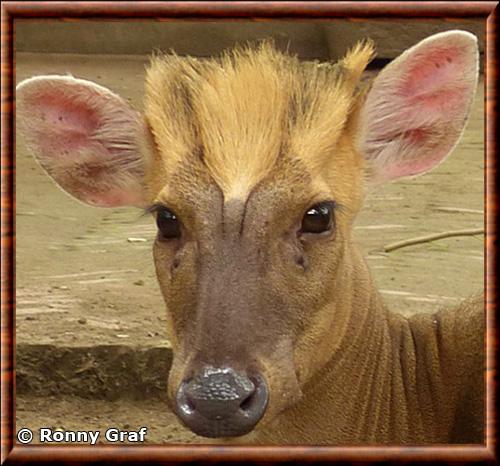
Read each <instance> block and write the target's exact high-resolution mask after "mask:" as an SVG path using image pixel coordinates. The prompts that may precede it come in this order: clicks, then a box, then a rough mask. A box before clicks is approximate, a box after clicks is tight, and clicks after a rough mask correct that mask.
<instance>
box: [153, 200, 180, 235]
mask: <svg viewBox="0 0 500 466" xmlns="http://www.w3.org/2000/svg"><path fill="white" fill-rule="evenodd" d="M156 225H157V226H158V230H159V231H160V236H161V238H162V239H174V238H179V237H180V236H181V225H180V222H179V219H178V218H177V216H176V215H175V214H174V213H173V212H172V211H171V210H169V209H167V208H165V207H163V208H161V209H158V212H157V214H156Z"/></svg>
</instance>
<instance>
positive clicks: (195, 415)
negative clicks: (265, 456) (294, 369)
mask: <svg viewBox="0 0 500 466" xmlns="http://www.w3.org/2000/svg"><path fill="white" fill-rule="evenodd" d="M267 398H268V390H267V385H266V383H265V381H264V378H263V377H261V376H258V375H257V376H255V377H252V378H249V377H248V376H246V375H245V374H241V373H237V372H235V371H234V370H233V369H231V368H228V367H224V368H215V367H205V368H204V369H203V370H202V371H201V372H199V373H197V374H196V375H195V376H194V377H193V378H192V379H190V380H189V381H184V382H182V383H181V385H180V387H179V389H178V390H177V396H176V408H177V414H178V415H179V417H180V419H181V420H182V421H183V422H184V424H186V426H187V427H189V428H190V429H191V430H192V431H193V432H194V433H195V434H198V435H202V436H204V437H212V438H216V437H235V436H238V435H244V434H246V433H248V432H250V431H251V430H252V429H253V428H254V427H255V425H256V424H257V422H258V421H259V420H260V418H261V417H262V416H263V414H264V411H265V409H266V405H267Z"/></svg>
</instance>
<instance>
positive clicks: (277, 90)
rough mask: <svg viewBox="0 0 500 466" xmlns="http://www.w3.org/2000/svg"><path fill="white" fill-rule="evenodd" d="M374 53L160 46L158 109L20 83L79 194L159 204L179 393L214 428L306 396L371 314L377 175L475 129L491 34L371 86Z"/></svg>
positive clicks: (447, 36) (425, 165)
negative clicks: (363, 256) (339, 55)
mask: <svg viewBox="0 0 500 466" xmlns="http://www.w3.org/2000/svg"><path fill="white" fill-rule="evenodd" d="M372 53H373V52H372V48H371V46H370V45H369V44H364V45H358V46H357V47H355V48H354V49H353V50H352V51H351V52H350V53H348V54H347V55H346V57H345V58H344V59H343V60H341V61H340V62H339V63H338V64H336V65H317V64H305V63H300V62H299V61H298V60H297V59H295V58H291V57H288V56H285V55H282V54H280V53H279V52H277V51H275V50H274V49H273V48H272V47H271V46H269V45H267V44H265V45H263V46H261V47H258V48H255V49H237V50H235V51H233V52H232V53H229V54H226V55H224V56H223V57H222V58H221V59H218V60H215V59H214V60H207V61H198V60H195V59H191V58H180V57H177V56H175V55H174V56H165V57H159V58H158V57H157V58H154V59H153V60H152V64H151V67H150V69H149V70H148V74H147V82H146V102H145V112H144V115H142V116H141V115H139V114H138V113H137V112H135V111H134V110H132V109H131V108H130V107H129V106H128V105H127V104H126V103H125V102H124V101H123V100H122V99H120V98H119V97H118V96H116V95H115V94H113V93H111V92H110V91H108V90H107V89H104V88H102V87H100V86H98V85H96V84H93V83H89V82H86V81H81V80H77V79H73V78H67V77H41V78H33V79H31V80H27V81H25V82H24V83H22V84H21V85H20V86H19V87H18V95H17V99H18V109H19V124H20V126H21V128H22V130H23V132H24V134H25V138H26V142H27V143H28V145H29V146H30V147H31V149H32V150H33V152H34V153H35V154H36V156H37V158H38V160H39V161H40V163H41V164H42V166H43V167H44V168H45V169H46V170H47V171H48V172H49V174H50V175H51V176H53V177H54V179H55V180H56V181H57V182H58V183H59V184H60V185H61V186H62V187H63V188H64V189H66V190H67V191H68V192H70V193H71V194H73V195H74V196H75V197H78V198H79V199H81V200H83V201H85V202H87V203H90V204H94V205H100V206H116V205H127V204H128V205H131V204H132V205H137V206H140V207H143V208H146V209H147V210H149V211H150V212H152V213H153V215H154V216H155V220H156V223H157V225H158V235H157V238H156V240H155V244H154V261H155V266H156V271H157V275H158V279H159V282H160V287H161V290H162V293H163V296H164V298H165V303H166V306H167V315H168V332H169V337H170V339H171V341H172V345H173V348H174V360H173V365H172V369H171V372H170V376H169V388H168V391H169V398H170V400H171V404H172V406H173V408H174V410H175V412H176V413H177V414H178V416H179V417H180V419H181V420H182V421H183V422H184V423H185V424H186V425H187V426H188V427H190V428H191V429H192V430H193V431H194V432H196V433H198V434H200V435H203V436H207V437H232V436H240V435H243V434H246V433H248V432H250V431H251V430H252V429H254V427H255V426H256V425H257V423H258V422H259V421H261V419H262V421H261V422H262V423H265V422H266V421H267V420H271V419H273V418H275V417H276V416H277V415H278V414H279V412H281V411H283V410H284V409H286V408H287V407H289V406H291V405H292V404H293V403H294V402H296V401H297V400H298V399H299V398H300V396H301V389H302V387H303V386H304V385H305V384H306V383H307V382H308V381H309V380H310V379H311V377H312V376H313V375H314V374H315V373H317V372H318V371H319V370H320V369H321V368H322V367H323V365H324V364H325V363H326V361H327V360H328V359H329V358H331V357H332V355H333V354H334V353H335V351H336V350H337V349H338V348H339V346H340V343H341V341H342V339H343V337H344V335H345V333H346V329H347V328H348V326H350V325H351V326H352V325H356V322H354V321H353V320H355V319H353V318H352V307H353V299H354V298H353V295H354V291H353V289H354V288H353V284H355V283H356V276H357V275H358V273H357V270H356V267H359V265H356V264H359V263H360V262H359V261H358V260H353V257H354V255H356V254H357V253H356V251H355V249H354V248H353V246H352V241H351V226H352V222H353V220H354V217H355V215H356V213H357V212H358V210H359V208H360V205H361V202H362V197H363V193H364V187H365V184H366V183H365V182H369V183H373V182H381V181H387V180H391V179H395V178H398V177H400V176H408V175H415V174H419V173H422V172H424V171H427V170H429V169H430V168H432V166H434V165H435V164H437V163H438V162H439V161H441V160H442V159H443V158H444V157H445V156H446V155H447V154H448V152H449V151H450V150H451V148H452V147H453V145H454V144H455V143H456V141H457V139H458V138H459V136H460V133H461V131H462V128H463V125H464V122H465V117H466V115H467V112H468V108H469V105H470V102H471V100H472V97H473V92H474V89H475V83H476V75H477V49H476V45H475V39H474V38H473V36H471V35H470V34H468V33H463V32H458V31H456V32H450V33H444V34H439V35H436V36H433V37H431V38H429V39H426V40H425V41H423V42H421V43H420V44H418V45H417V46H415V47H413V48H412V49H410V50H409V51H407V52H405V53H404V54H403V55H401V56H400V57H399V58H398V59H396V60H395V61H394V62H393V63H391V64H390V65H388V66H387V67H386V68H385V69H384V70H383V71H382V72H381V73H380V74H379V76H378V77H377V78H376V79H375V80H374V82H373V84H372V85H371V87H370V88H369V89H367V91H363V92H359V91H358V89H357V84H358V81H359V78H360V76H361V73H362V71H363V70H364V68H365V66H366V64H367V63H368V61H369V59H370V58H371V56H372ZM362 288H363V286H361V287H360V286H357V289H358V290H359V289H362Z"/></svg>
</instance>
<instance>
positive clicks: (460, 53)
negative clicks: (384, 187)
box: [356, 31, 479, 183]
mask: <svg viewBox="0 0 500 466" xmlns="http://www.w3.org/2000/svg"><path fill="white" fill-rule="evenodd" d="M478 59H479V53H478V47H477V39H476V37H475V36H474V35H472V34H470V33H468V32H464V31H447V32H443V33H439V34H436V35H433V36H431V37H428V38H427V39H424V40H423V41H421V42H420V43H418V44H417V45H415V46H414V47H411V48H410V49H408V50H406V51H405V52H404V53H403V54H401V55H400V56H399V57H397V58H396V59H395V60H393V61H392V62H391V63H389V65H387V66H386V67H385V68H384V69H383V70H382V71H381V72H380V73H379V75H378V76H377V77H376V78H375V80H374V81H373V84H372V86H371V89H370V90H369V92H368V94H367V96H366V100H365V102H364V105H363V107H362V108H361V110H360V116H359V123H358V136H357V141H356V143H357V148H358V150H359V151H360V152H361V153H362V154H363V156H364V157H365V158H366V160H367V162H368V167H369V171H370V173H369V176H370V178H371V180H372V182H374V183H380V182H385V181H390V180H394V179H397V178H400V177H403V176H411V175H418V174H420V173H424V172H426V171H428V170H430V169H432V168H433V167H435V166H436V165H437V164H439V163H440V162H442V161H443V160H444V159H445V157H446V156H447V155H448V154H449V153H450V152H451V151H452V149H453V148H454V147H455V145H456V144H457V142H458V141H459V140H460V137H461V135H462V132H463V129H464V127H465V123H466V121H467V116H468V113H469V109H470V106H471V103H472V100H473V98H474V94H475V90H476V86H477V79H478V68H479V65H478Z"/></svg>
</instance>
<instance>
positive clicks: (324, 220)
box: [299, 202, 334, 234]
mask: <svg viewBox="0 0 500 466" xmlns="http://www.w3.org/2000/svg"><path fill="white" fill-rule="evenodd" d="M333 207H334V203H333V202H320V203H319V204H315V205H313V206H312V207H311V208H310V209H309V210H308V211H307V212H306V213H305V214H304V217H303V218H302V226H301V228H300V232H299V233H315V234H318V233H323V232H326V231H330V230H331V229H332V228H333V223H334V221H333Z"/></svg>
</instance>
